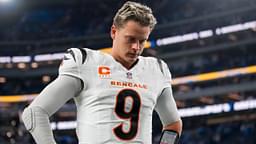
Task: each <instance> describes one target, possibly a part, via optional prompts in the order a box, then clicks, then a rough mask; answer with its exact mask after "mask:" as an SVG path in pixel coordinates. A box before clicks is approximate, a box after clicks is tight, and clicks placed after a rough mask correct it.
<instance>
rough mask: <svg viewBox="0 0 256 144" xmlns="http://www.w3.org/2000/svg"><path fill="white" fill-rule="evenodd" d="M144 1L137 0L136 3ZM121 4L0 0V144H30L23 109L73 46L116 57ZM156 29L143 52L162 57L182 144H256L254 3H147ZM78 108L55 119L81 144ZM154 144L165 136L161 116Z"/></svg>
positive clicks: (62, 132)
mask: <svg viewBox="0 0 256 144" xmlns="http://www.w3.org/2000/svg"><path fill="white" fill-rule="evenodd" d="M138 1H139V0H138ZM124 2H125V1H122V0H121V1H120V0H70V1H67V0H36V1H34V0H0V143H1V144H30V143H31V144H32V143H34V142H33V140H32V138H31V136H30V134H28V132H27V131H26V130H25V128H24V126H23V123H22V122H21V119H20V114H21V111H22V110H23V108H24V107H25V106H27V105H28V104H29V103H30V102H31V100H32V99H33V98H34V97H35V96H36V94H37V93H39V92H40V91H41V90H42V89H43V88H44V87H45V86H46V85H47V84H48V83H50V82H51V81H52V80H53V79H54V78H56V76H57V71H58V66H59V64H60V61H61V58H62V56H63V52H65V50H66V49H67V48H70V47H89V48H92V49H101V50H104V51H108V50H109V49H108V48H109V47H111V39H110V37H109V31H110V26H111V23H112V17H113V15H114V13H115V12H116V10H117V9H118V8H119V7H120V6H121V5H122V4H123V3H124ZM139 2H142V3H145V4H147V5H149V6H150V7H152V9H153V10H154V13H155V15H156V17H157V19H158V25H157V27H156V29H155V30H154V31H153V33H152V35H151V37H150V39H149V41H148V42H147V43H146V46H145V47H146V49H145V52H144V55H153V56H156V57H159V58H162V59H164V60H165V61H166V62H167V63H168V65H169V67H170V71H171V72H172V77H173V91H174V97H175V99H176V102H177V105H178V108H179V112H180V114H181V116H182V119H183V123H184V130H183V134H182V136H181V141H180V142H181V144H242V143H245V144H256V113H255V112H256V109H255V108H256V95H255V94H256V75H255V73H256V48H255V47H256V0H225V1H224V0H207V1H206V0H154V1H146V0H140V1H139ZM75 110H76V108H75V105H74V103H73V101H72V100H70V101H69V102H68V103H67V104H66V105H64V106H63V107H62V108H61V109H60V110H59V111H58V112H57V113H56V114H55V115H53V116H52V117H51V122H52V128H53V129H54V134H55V136H56V139H57V141H58V143H61V144H75V143H77V139H76V136H75V130H74V128H75V125H76V123H75V119H76V118H75V117H76V114H75ZM153 119H154V120H153V121H154V122H153V130H152V133H153V144H156V143H157V141H158V139H159V137H160V133H161V124H160V121H159V118H158V116H157V114H155V113H154V118H153Z"/></svg>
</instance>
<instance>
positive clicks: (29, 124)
mask: <svg viewBox="0 0 256 144" xmlns="http://www.w3.org/2000/svg"><path fill="white" fill-rule="evenodd" d="M81 87H82V86H81V81H80V79H78V78H75V77H72V76H68V75H60V76H59V77H58V78H57V79H56V80H54V81H53V82H52V83H51V84H49V85H48V86H47V87H46V88H45V89H44V90H43V91H42V92H41V93H40V94H39V96H37V97H36V98H35V100H34V101H33V102H32V103H31V104H30V105H29V106H28V107H27V108H26V109H25V110H24V112H23V114H22V119H23V121H24V124H25V127H26V129H27V130H29V132H30V133H31V134H32V136H33V138H34V140H35V141H36V143H37V144H46V143H47V144H55V143H56V142H55V140H54V137H53V133H52V130H51V127H50V122H49V117H50V116H51V115H52V114H53V113H55V112H56V111H57V110H58V109H59V108H60V107H61V106H62V105H64V104H65V103H66V102H67V101H68V100H69V99H71V98H72V97H74V96H75V95H76V94H78V93H79V92H80V90H81Z"/></svg>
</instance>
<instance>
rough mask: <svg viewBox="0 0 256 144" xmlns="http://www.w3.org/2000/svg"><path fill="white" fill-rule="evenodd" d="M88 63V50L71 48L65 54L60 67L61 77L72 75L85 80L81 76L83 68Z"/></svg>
mask: <svg viewBox="0 0 256 144" xmlns="http://www.w3.org/2000/svg"><path fill="white" fill-rule="evenodd" d="M85 61H86V50H85V49H79V48H70V49H68V50H67V52H66V53H65V55H64V57H63V60H62V63H61V65H60V67H59V75H70V76H73V77H77V78H79V79H81V80H83V78H82V76H81V66H82V65H83V64H84V63H85Z"/></svg>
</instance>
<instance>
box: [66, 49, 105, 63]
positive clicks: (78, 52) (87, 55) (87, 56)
mask: <svg viewBox="0 0 256 144" xmlns="http://www.w3.org/2000/svg"><path fill="white" fill-rule="evenodd" d="M66 54H68V55H71V56H72V58H73V60H74V61H75V62H76V63H80V64H84V63H87V62H88V61H94V60H98V59H100V58H101V57H104V55H103V54H102V52H100V51H98V50H93V49H90V48H69V49H68V50H67V52H66Z"/></svg>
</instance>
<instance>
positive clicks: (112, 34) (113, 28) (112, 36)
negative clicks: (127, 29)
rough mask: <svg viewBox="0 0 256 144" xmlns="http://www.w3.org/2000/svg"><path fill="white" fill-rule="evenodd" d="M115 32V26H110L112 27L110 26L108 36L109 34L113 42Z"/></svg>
mask: <svg viewBox="0 0 256 144" xmlns="http://www.w3.org/2000/svg"><path fill="white" fill-rule="evenodd" d="M116 30H117V28H116V26H115V25H112V26H111V32H110V34H111V38H112V39H113V40H114V39H115V36H116Z"/></svg>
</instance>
